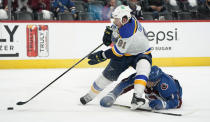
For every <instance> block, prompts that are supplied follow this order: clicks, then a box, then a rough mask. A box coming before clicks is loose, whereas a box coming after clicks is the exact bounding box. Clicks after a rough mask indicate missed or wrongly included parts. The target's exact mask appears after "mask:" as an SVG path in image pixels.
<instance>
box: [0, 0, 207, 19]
mask: <svg viewBox="0 0 210 122" xmlns="http://www.w3.org/2000/svg"><path fill="white" fill-rule="evenodd" d="M8 1H11V2H8ZM8 3H11V5H10V4H8ZM122 4H123V5H128V6H129V7H130V8H131V10H132V12H131V13H132V15H133V16H135V17H136V18H137V19H139V20H204V19H205V20H207V19H210V0H0V20H8V19H11V20H110V18H112V14H111V13H112V11H113V10H114V9H115V8H116V7H117V6H119V5H122Z"/></svg>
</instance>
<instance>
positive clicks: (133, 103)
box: [131, 93, 145, 110]
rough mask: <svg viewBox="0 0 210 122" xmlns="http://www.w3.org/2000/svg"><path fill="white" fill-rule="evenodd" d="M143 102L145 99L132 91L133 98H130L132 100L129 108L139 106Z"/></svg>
mask: <svg viewBox="0 0 210 122" xmlns="http://www.w3.org/2000/svg"><path fill="white" fill-rule="evenodd" d="M144 104H145V99H144V98H138V97H137V95H136V93H133V98H132V101H131V110H135V109H137V108H139V107H141V106H142V105H144Z"/></svg>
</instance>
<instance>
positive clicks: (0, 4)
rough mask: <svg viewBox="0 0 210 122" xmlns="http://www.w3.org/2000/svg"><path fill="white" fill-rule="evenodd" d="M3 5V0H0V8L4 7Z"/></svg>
mask: <svg viewBox="0 0 210 122" xmlns="http://www.w3.org/2000/svg"><path fill="white" fill-rule="evenodd" d="M3 5H4V3H3V0H0V9H3Z"/></svg>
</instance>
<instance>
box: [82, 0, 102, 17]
mask: <svg viewBox="0 0 210 122" xmlns="http://www.w3.org/2000/svg"><path fill="white" fill-rule="evenodd" d="M83 1H84V2H86V3H87V9H88V12H90V13H91V16H92V17H91V18H93V20H102V9H103V5H100V4H97V3H94V0H83Z"/></svg>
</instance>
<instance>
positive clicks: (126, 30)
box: [119, 19, 138, 38]
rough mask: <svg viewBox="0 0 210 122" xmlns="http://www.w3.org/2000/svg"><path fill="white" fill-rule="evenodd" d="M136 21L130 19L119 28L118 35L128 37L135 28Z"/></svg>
mask: <svg viewBox="0 0 210 122" xmlns="http://www.w3.org/2000/svg"><path fill="white" fill-rule="evenodd" d="M137 26H138V23H137V21H136V20H134V19H131V21H130V22H128V23H127V24H125V25H124V26H122V27H121V28H120V29H119V33H120V37H122V38H129V37H131V36H132V35H133V34H134V33H135V32H136V30H137Z"/></svg>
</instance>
